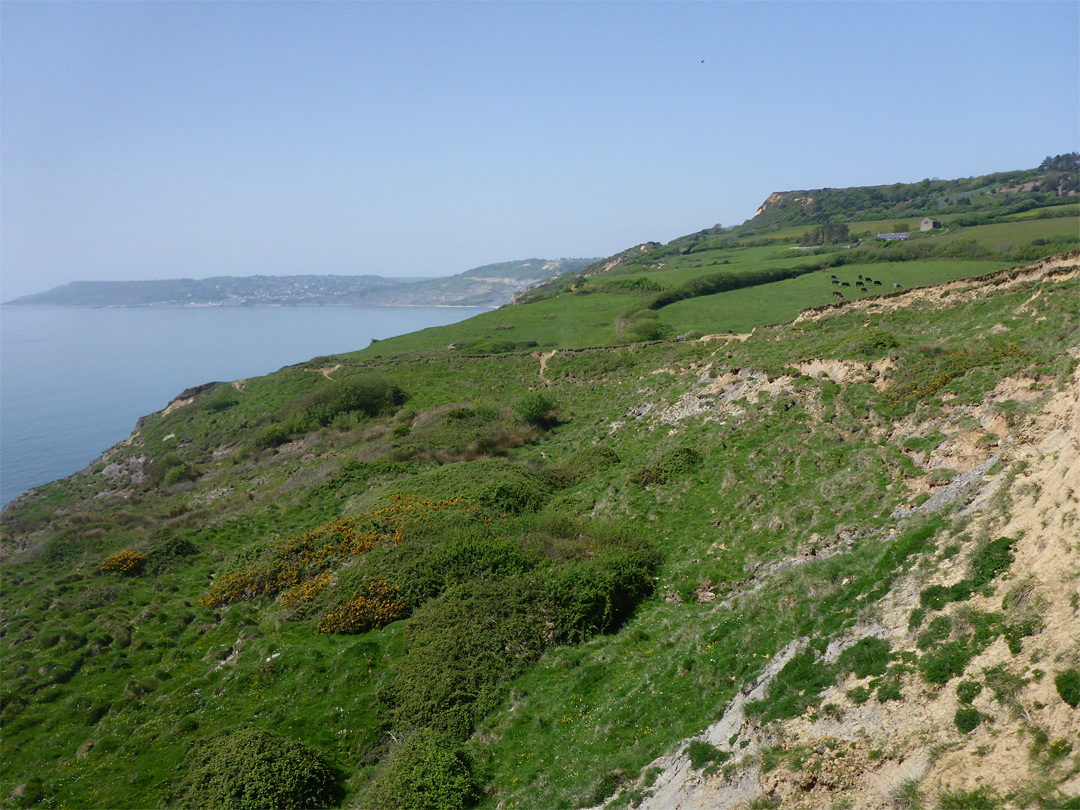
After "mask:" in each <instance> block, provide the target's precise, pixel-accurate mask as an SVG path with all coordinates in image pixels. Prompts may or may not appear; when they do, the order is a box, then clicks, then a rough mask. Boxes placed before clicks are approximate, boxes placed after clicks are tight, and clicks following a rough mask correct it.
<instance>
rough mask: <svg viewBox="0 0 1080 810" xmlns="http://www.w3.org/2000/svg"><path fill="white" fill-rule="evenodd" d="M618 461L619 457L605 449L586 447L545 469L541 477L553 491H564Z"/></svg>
mask: <svg viewBox="0 0 1080 810" xmlns="http://www.w3.org/2000/svg"><path fill="white" fill-rule="evenodd" d="M619 460H620V459H619V456H618V455H617V454H616V453H615V452H614V451H613V450H610V449H608V448H606V447H586V448H585V449H583V450H578V451H577V452H576V453H573V454H572V455H570V457H569V458H567V459H566V460H565V461H562V462H560V463H558V464H553V465H551V466H550V467H545V468H544V469H543V470H542V471H541V476H542V477H543V478H544V480H545V481H547V482H548V483H549V484H550V485H551V487H552V488H553V489H565V488H566V487H572V486H576V485H577V484H581V483H584V482H585V481H588V480H589V479H590V478H592V477H593V476H594V475H596V474H597V473H599V472H603V471H604V470H607V469H610V468H611V467H613V466H615V465H616V464H618V463H619Z"/></svg>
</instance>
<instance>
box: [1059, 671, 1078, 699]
mask: <svg viewBox="0 0 1080 810" xmlns="http://www.w3.org/2000/svg"><path fill="white" fill-rule="evenodd" d="M1054 686H1056V687H1057V693H1058V694H1059V695H1061V699H1062V700H1064V701H1065V702H1066V703H1068V704H1069V705H1070V706H1072V707H1073V708H1074V709H1075V708H1076V707H1077V706H1080V670H1078V669H1067V670H1065V671H1064V672H1061V673H1059V674H1058V676H1057V677H1056V678H1054Z"/></svg>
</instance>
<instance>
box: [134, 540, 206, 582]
mask: <svg viewBox="0 0 1080 810" xmlns="http://www.w3.org/2000/svg"><path fill="white" fill-rule="evenodd" d="M198 553H199V548H198V546H196V545H195V544H194V543H192V542H191V541H190V540H188V539H187V538H185V537H178V536H176V535H173V534H171V533H169V532H167V531H166V532H163V533H160V534H158V535H156V536H155V537H154V538H153V540H151V542H150V546H149V548H147V554H146V573H147V574H150V575H154V574H159V573H161V572H162V571H166V570H168V569H170V568H175V567H177V566H179V565H181V564H183V562H184V561H185V560H186V559H187V558H188V557H192V556H194V555H195V554H198Z"/></svg>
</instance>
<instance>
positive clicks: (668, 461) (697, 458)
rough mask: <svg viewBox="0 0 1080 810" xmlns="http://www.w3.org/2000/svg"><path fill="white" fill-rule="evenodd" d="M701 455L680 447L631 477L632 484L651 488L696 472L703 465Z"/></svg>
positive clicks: (688, 448) (693, 450)
mask: <svg viewBox="0 0 1080 810" xmlns="http://www.w3.org/2000/svg"><path fill="white" fill-rule="evenodd" d="M701 460H702V459H701V453H699V452H698V451H697V450H695V449H694V448H692V447H678V448H676V449H674V450H669V451H668V452H666V453H664V454H663V455H662V456H660V458H659V460H657V461H656V462H654V463H653V464H648V465H646V466H644V467H642V468H641V469H640V470H638V471H637V472H636V473H634V474H633V475H632V476H630V482H631V483H632V484H638V485H640V486H643V487H644V486H649V485H652V484H666V483H668V482H669V481H671V480H672V479H673V478H678V477H681V476H683V475H686V474H688V473H690V472H692V471H693V470H695V469H696V468H697V467H698V466H699V465H700V464H701Z"/></svg>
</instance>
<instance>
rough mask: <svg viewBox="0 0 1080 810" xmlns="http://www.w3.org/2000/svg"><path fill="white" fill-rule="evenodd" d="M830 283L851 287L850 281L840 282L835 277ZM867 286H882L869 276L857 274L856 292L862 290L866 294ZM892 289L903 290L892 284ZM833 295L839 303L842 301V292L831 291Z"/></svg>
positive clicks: (899, 286)
mask: <svg viewBox="0 0 1080 810" xmlns="http://www.w3.org/2000/svg"><path fill="white" fill-rule="evenodd" d="M832 283H833V284H834V285H836V286H837V287H850V286H851V282H850V281H841V280H840V279H838V278H837V277H836V276H833V277H832ZM867 284H870V285H872V286H874V287H881V286H882V284H881V282H880V281H875V280H874V279H872V278H870V276H863V275H862V274H861V273H860V274H859V280H858V281H856V282H855V288H856V289H858V290H862V291H863V292H867V289H866V285H867ZM893 289H894V290H901V289H903V287H902V286H901V285H899V284H893ZM833 295H835V296H836V297H837V298H839V299H840V300H841V301H843V300H844V294H843V293H842V292H840V291H839V290H833Z"/></svg>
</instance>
